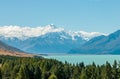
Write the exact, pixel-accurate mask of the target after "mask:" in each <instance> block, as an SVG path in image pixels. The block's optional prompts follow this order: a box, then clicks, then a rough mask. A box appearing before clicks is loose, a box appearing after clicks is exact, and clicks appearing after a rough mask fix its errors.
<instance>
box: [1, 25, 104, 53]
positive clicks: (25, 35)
mask: <svg viewBox="0 0 120 79" xmlns="http://www.w3.org/2000/svg"><path fill="white" fill-rule="evenodd" d="M99 35H102V33H98V32H91V33H88V32H84V31H76V32H72V31H65V30H64V29H63V28H57V27H56V26H55V25H52V24H51V25H47V26H44V27H20V26H2V27H0V40H1V41H3V42H4V43H6V44H8V45H10V46H13V47H16V48H19V49H21V50H23V51H25V52H30V53H67V52H68V51H69V50H70V49H72V48H77V47H79V46H81V45H83V44H84V43H85V42H87V41H88V40H89V39H91V38H93V37H96V36H99Z"/></svg>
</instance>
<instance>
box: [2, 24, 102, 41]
mask: <svg viewBox="0 0 120 79" xmlns="http://www.w3.org/2000/svg"><path fill="white" fill-rule="evenodd" d="M62 31H65V30H64V28H60V27H59V28H58V27H55V25H52V24H51V25H47V26H44V27H20V26H12V25H10V26H1V27H0V36H4V37H6V38H14V37H16V38H19V39H22V40H24V39H27V38H30V37H38V36H41V35H45V34H47V33H51V32H62ZM65 32H66V33H68V34H69V35H70V36H71V37H72V39H73V40H75V37H76V36H78V37H82V38H83V39H85V40H89V39H91V38H93V37H96V36H100V35H104V34H103V33H99V32H90V33H89V32H85V31H75V32H74V31H65Z"/></svg>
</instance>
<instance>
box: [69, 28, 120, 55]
mask: <svg viewBox="0 0 120 79" xmlns="http://www.w3.org/2000/svg"><path fill="white" fill-rule="evenodd" d="M69 53H77V54H120V30H118V31H116V32H114V33H111V34H109V35H108V36H104V35H102V36H98V37H95V38H93V39H91V40H89V41H88V42H86V43H85V44H83V45H82V46H80V47H79V48H75V49H72V50H70V51H69Z"/></svg>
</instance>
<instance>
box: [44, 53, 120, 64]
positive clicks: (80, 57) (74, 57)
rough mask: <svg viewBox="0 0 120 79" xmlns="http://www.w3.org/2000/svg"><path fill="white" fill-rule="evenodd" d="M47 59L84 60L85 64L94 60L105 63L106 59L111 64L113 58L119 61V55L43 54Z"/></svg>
mask: <svg viewBox="0 0 120 79" xmlns="http://www.w3.org/2000/svg"><path fill="white" fill-rule="evenodd" d="M43 57H45V58H48V59H57V60H59V61H62V62H65V61H67V62H69V63H72V64H73V63H74V64H76V63H80V62H84V64H85V65H89V64H92V63H93V62H95V64H97V65H102V64H105V63H106V61H108V62H109V63H111V64H113V62H114V60H117V61H120V55H48V56H43Z"/></svg>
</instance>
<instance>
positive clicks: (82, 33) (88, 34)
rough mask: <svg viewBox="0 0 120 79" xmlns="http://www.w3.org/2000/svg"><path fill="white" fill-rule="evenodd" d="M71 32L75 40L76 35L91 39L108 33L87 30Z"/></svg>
mask: <svg viewBox="0 0 120 79" xmlns="http://www.w3.org/2000/svg"><path fill="white" fill-rule="evenodd" d="M69 34H70V35H71V36H72V39H73V40H75V37H76V36H78V37H82V38H83V39H84V40H87V41H88V40H90V39H92V38H94V37H97V36H101V35H106V34H103V33H100V32H85V31H76V32H71V31H70V32H69Z"/></svg>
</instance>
